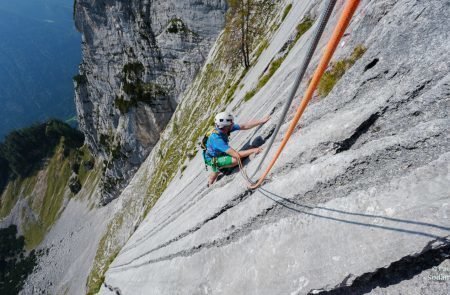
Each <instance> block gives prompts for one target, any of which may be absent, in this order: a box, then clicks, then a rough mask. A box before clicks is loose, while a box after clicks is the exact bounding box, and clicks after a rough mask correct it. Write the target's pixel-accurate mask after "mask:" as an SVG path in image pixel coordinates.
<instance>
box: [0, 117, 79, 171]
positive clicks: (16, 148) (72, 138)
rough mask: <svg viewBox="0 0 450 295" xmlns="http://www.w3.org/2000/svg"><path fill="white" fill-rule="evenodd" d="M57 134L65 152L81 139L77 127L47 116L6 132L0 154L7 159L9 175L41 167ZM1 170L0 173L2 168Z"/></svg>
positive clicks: (57, 142) (54, 145) (50, 150)
mask: <svg viewBox="0 0 450 295" xmlns="http://www.w3.org/2000/svg"><path fill="white" fill-rule="evenodd" d="M61 138H64V149H65V151H66V152H65V154H66V155H67V154H68V152H69V151H70V150H71V149H75V148H79V147H81V146H82V145H83V143H84V135H83V134H82V133H81V132H80V131H78V130H76V129H73V128H72V127H70V126H69V125H68V124H66V123H64V122H61V121H58V120H50V121H48V122H47V123H43V124H35V125H32V126H31V127H27V128H23V129H19V130H16V131H12V132H11V133H9V134H8V135H7V136H6V138H5V141H4V143H2V144H0V156H1V158H2V159H3V160H4V161H5V162H7V163H8V170H10V171H11V172H12V174H13V176H21V177H26V176H29V175H30V174H31V173H32V172H33V171H35V170H36V169H39V168H40V167H41V164H42V160H43V159H45V158H47V157H50V156H51V155H53V153H54V150H55V148H56V146H57V145H58V144H59V142H60V140H61ZM2 170H3V171H2V174H3V173H4V171H5V168H3V169H2Z"/></svg>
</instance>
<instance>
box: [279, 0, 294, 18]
mask: <svg viewBox="0 0 450 295" xmlns="http://www.w3.org/2000/svg"><path fill="white" fill-rule="evenodd" d="M291 8H292V3H289V4H288V5H287V6H286V8H285V9H284V11H283V16H282V17H281V22H283V21H284V20H285V19H286V16H287V15H288V14H289V12H290V11H291Z"/></svg>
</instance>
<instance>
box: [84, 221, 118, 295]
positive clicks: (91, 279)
mask: <svg viewBox="0 0 450 295" xmlns="http://www.w3.org/2000/svg"><path fill="white" fill-rule="evenodd" d="M123 220H124V216H123V214H120V213H119V214H118V216H116V218H115V219H114V220H113V221H112V222H111V223H110V224H109V226H108V229H107V231H106V234H105V235H104V236H103V237H102V239H101V240H100V242H99V245H98V248H97V253H96V254H95V259H94V265H93V266H92V270H91V272H90V274H89V276H88V279H87V284H86V287H87V293H86V294H87V295H93V294H97V293H98V292H99V291H100V288H101V286H102V283H103V282H104V281H105V273H106V271H107V270H108V267H109V266H110V265H111V263H112V262H113V261H114V259H115V258H116V257H117V255H118V254H119V252H120V249H121V247H120V246H119V245H118V244H117V243H111V242H110V241H109V237H112V236H114V233H115V232H116V231H117V229H118V228H120V227H121V226H122V223H123Z"/></svg>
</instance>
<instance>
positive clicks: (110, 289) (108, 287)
mask: <svg viewBox="0 0 450 295" xmlns="http://www.w3.org/2000/svg"><path fill="white" fill-rule="evenodd" d="M103 285H104V286H105V288H107V289H108V290H109V291H111V292H114V293H115V295H122V294H123V293H122V291H120V289H119V288H118V287H113V286H111V285H109V284H107V283H106V282H105V283H103Z"/></svg>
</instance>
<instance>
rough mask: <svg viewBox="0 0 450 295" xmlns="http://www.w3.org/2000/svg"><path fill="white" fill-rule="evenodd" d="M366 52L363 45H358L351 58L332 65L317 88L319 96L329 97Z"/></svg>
mask: <svg viewBox="0 0 450 295" xmlns="http://www.w3.org/2000/svg"><path fill="white" fill-rule="evenodd" d="M364 52H366V48H365V47H364V46H363V45H358V46H356V47H355V49H354V50H353V52H352V54H351V55H350V57H349V58H344V59H341V60H338V61H336V62H334V63H332V64H331V65H330V69H329V70H327V71H326V72H325V73H324V74H323V76H322V78H321V79H320V82H319V85H318V86H317V91H318V93H319V95H320V96H322V97H325V96H327V95H328V93H330V91H331V90H332V89H333V87H334V85H336V83H337V82H338V81H339V79H340V78H341V77H342V76H344V74H345V72H346V71H347V70H348V69H349V68H351V67H352V66H353V65H354V64H355V62H356V61H357V60H358V59H359V58H361V56H363V54H364Z"/></svg>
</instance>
